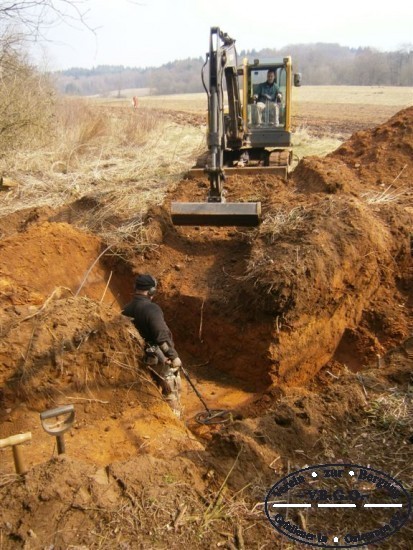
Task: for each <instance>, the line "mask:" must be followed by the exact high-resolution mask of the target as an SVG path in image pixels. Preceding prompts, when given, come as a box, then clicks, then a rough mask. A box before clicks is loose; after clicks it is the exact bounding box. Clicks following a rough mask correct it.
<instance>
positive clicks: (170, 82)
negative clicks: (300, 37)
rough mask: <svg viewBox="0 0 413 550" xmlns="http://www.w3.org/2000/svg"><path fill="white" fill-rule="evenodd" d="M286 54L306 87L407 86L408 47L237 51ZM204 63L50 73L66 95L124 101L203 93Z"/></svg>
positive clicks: (412, 50)
mask: <svg viewBox="0 0 413 550" xmlns="http://www.w3.org/2000/svg"><path fill="white" fill-rule="evenodd" d="M286 55H291V56H292V59H293V64H294V70H295V71H296V72H301V73H303V82H304V84H308V85H350V86H351V85H354V86H376V85H377V86H413V45H408V46H406V47H405V48H404V49H403V50H399V51H396V52H380V51H378V50H375V49H372V48H348V47H344V46H340V45H339V44H325V43H316V44H292V45H290V46H286V47H284V48H282V49H279V50H277V49H269V48H267V49H263V50H259V51H256V50H248V51H241V52H239V59H240V61H241V60H242V58H243V57H249V58H254V59H255V58H258V59H260V58H271V57H280V56H281V57H282V56H286ZM203 64H204V59H203V58H201V57H199V58H188V59H182V60H178V61H173V62H170V63H166V64H165V65H162V66H161V67H149V68H144V69H142V68H139V67H124V66H122V65H119V66H111V65H99V66H97V67H93V68H92V69H82V68H76V67H73V68H71V69H68V70H66V71H60V72H56V73H53V77H54V78H55V82H56V86H57V88H58V89H59V91H60V92H62V93H64V94H69V95H102V96H105V95H109V94H110V95H113V90H117V92H115V95H119V96H128V95H129V94H128V93H126V91H129V93H130V90H136V89H139V88H145V89H146V90H147V91H146V93H145V95H147V93H149V94H178V93H185V92H201V91H203V86H202V81H201V69H202V66H203Z"/></svg>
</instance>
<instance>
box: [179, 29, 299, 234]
mask: <svg viewBox="0 0 413 550" xmlns="http://www.w3.org/2000/svg"><path fill="white" fill-rule="evenodd" d="M207 65H208V66H209V70H208V82H207V83H206V82H205V69H206V66H207ZM269 73H273V76H271V78H272V80H273V82H274V83H275V85H276V90H277V94H276V96H275V97H270V96H267V97H266V98H265V97H263V96H262V95H259V92H260V91H262V88H261V90H260V85H261V84H262V83H264V82H266V80H267V78H268V77H269ZM224 79H225V86H224ZM240 81H241V82H240ZM202 82H203V85H204V88H205V91H206V93H207V96H208V133H207V145H208V155H207V158H206V161H205V164H204V166H201V167H199V166H198V167H196V168H194V169H192V170H191V171H190V173H191V174H193V175H196V174H202V173H206V174H207V175H208V179H209V184H210V189H209V193H208V196H207V200H206V202H194V203H182V202H173V203H172V204H171V217H172V222H173V223H174V224H175V225H215V226H249V227H253V226H257V225H259V224H260V222H261V203H260V202H238V203H231V202H226V200H225V190H224V183H225V175H226V174H230V173H232V172H238V173H244V174H248V173H251V172H252V173H257V172H265V173H278V174H281V175H283V176H284V177H287V174H288V170H289V167H290V164H291V160H292V148H291V99H292V86H293V84H294V86H300V85H301V75H300V74H299V73H296V74H294V75H293V70H292V63H291V58H290V57H284V58H283V59H278V60H271V61H269V62H268V61H265V62H264V61H263V62H261V61H260V60H259V59H255V60H254V61H253V62H249V61H248V59H244V60H243V63H242V65H238V59H237V52H236V49H235V40H234V39H232V38H231V37H230V36H228V35H227V34H226V33H223V32H222V31H221V30H220V29H219V28H218V27H212V28H211V33H210V46H209V52H208V53H207V57H206V61H205V64H204V66H203V69H202ZM240 90H241V92H240ZM225 99H226V103H227V105H225Z"/></svg>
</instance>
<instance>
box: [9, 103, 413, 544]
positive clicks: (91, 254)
mask: <svg viewBox="0 0 413 550" xmlns="http://www.w3.org/2000/svg"><path fill="white" fill-rule="evenodd" d="M191 122H194V121H192V120H191ZM412 149H413V109H412V108H410V109H405V110H403V111H400V112H399V113H397V114H396V115H394V116H393V117H392V118H391V119H390V120H388V121H387V122H385V123H384V124H381V125H380V126H377V127H375V128H373V129H370V130H362V131H360V132H357V133H355V134H354V135H353V136H352V137H351V138H350V139H349V140H348V141H346V142H345V143H344V144H343V145H342V146H341V147H340V148H339V149H337V150H336V151H335V152H333V153H332V154H330V155H328V156H327V157H325V158H322V159H321V158H315V157H310V158H306V159H303V160H302V161H301V162H300V163H299V165H298V166H297V168H296V170H295V171H294V173H293V174H292V175H291V177H290V178H289V180H288V182H284V181H283V180H281V179H279V178H277V177H275V176H268V175H267V176H263V175H260V176H256V177H253V176H242V177H241V176H233V177H231V178H228V185H227V188H228V200H229V201H230V200H243V201H245V200H261V202H262V203H263V207H264V215H265V218H264V222H263V224H262V225H261V227H260V228H258V229H253V230H245V229H242V228H229V229H228V228H205V227H203V228H201V227H198V228H176V227H173V226H172V225H171V222H170V219H169V215H168V207H169V202H170V201H171V200H204V198H205V195H206V192H207V186H206V183H205V181H203V180H202V179H184V180H182V182H181V183H180V184H179V185H178V186H176V188H175V189H174V190H172V191H171V192H170V195H169V197H168V200H167V201H166V202H165V204H164V205H162V206H161V207H158V208H154V209H152V210H151V211H150V212H149V213H148V216H147V219H146V227H147V232H148V242H150V243H151V246H149V247H147V248H146V249H143V250H142V251H139V252H138V253H137V254H136V255H134V256H131V254H130V252H128V250H129V249H125V250H124V251H122V250H117V251H116V253H117V254H116V255H115V254H113V251H109V252H108V253H106V254H103V255H102V257H101V258H100V259H99V261H96V260H97V258H98V257H99V255H100V253H101V252H102V251H103V250H104V249H105V243H102V242H101V241H100V239H99V238H98V237H97V236H95V235H88V234H85V233H84V232H83V231H81V230H80V229H78V228H76V226H75V225H71V224H69V223H67V222H66V223H65V222H62V221H59V220H65V219H66V220H68V219H71V217H69V216H68V215H67V212H68V211H70V212H71V213H73V212H76V209H80V208H84V205H85V200H83V201H82V200H81V201H78V202H77V203H74V204H72V205H69V206H68V207H65V208H63V209H61V210H60V211H53V210H52V209H50V208H49V209H31V210H29V211H21V212H17V213H14V214H12V215H10V216H8V217H7V218H3V219H0V230H1V234H2V235H3V238H2V240H1V241H0V303H1V306H2V308H1V313H0V332H1V340H0V422H1V423H0V438H3V437H7V436H9V435H12V434H16V433H20V432H26V431H31V432H32V434H33V438H32V442H31V444H27V445H25V446H24V448H23V451H24V455H25V459H26V462H27V464H28V466H29V471H28V473H27V475H26V476H25V477H24V479H16V476H14V475H13V463H12V457H11V450H10V449H3V450H1V451H0V453H1V455H0V456H1V460H2V462H1V464H2V475H1V477H0V505H1V510H2V513H1V516H0V541H1V546H2V547H4V548H20V547H21V548H23V547H24V548H62V549H63V548H69V547H72V548H73V547H75V548H76V547H77V548H95V547H96V548H98V547H100V548H115V547H120V548H166V547H170V548H180V547H182V545H183V544H190V545H192V546H193V547H199V548H211V547H216V546H217V545H218V546H219V545H220V546H222V547H226V548H233V547H234V545H235V547H237V548H243V547H245V548H263V547H265V545H272V546H274V547H277V548H278V547H281V545H282V544H283V541H282V539H281V538H280V536H279V535H278V534H277V533H275V531H274V530H273V529H272V527H271V526H270V525H269V523H268V522H267V520H266V519H265V516H264V515H263V511H262V504H260V503H262V501H263V499H264V498H265V494H266V491H268V489H269V488H270V486H271V485H272V484H273V483H275V481H276V480H277V479H279V477H280V476H281V475H282V474H285V473H287V472H288V471H291V470H293V469H294V468H299V467H302V466H303V465H304V464H315V463H322V462H332V461H338V460H346V461H352V462H354V463H358V464H367V463H369V464H371V465H374V466H375V467H377V468H380V467H381V468H382V469H384V470H385V471H388V473H392V474H394V475H396V474H397V475H398V476H399V479H400V480H401V481H403V482H404V483H405V484H406V486H408V487H409V488H410V489H411V480H412V475H413V469H412V463H413V461H412V458H413V445H411V444H410V443H409V437H410V435H411V433H410V431H409V430H411V427H412V424H411V422H410V423H409V421H405V420H404V417H403V422H401V421H400V422H398V423H395V424H394V425H393V424H392V429H391V431H390V430H387V429H386V426H385V425H384V423H383V422H381V420H383V418H381V417H380V419H378V417H377V415H376V416H374V414H373V412H374V410H376V409H377V407H378V405H377V403H383V401H380V399H382V398H383V396H387V397H386V399H387V398H388V399H389V400H390V404H392V401H391V399H393V398H394V399H396V398H397V396H399V395H405V396H406V398H405V402H404V403H405V405H406V407H407V408H408V407H411V387H412V383H413V380H412V374H411V373H412V360H413V348H412V339H411V334H412V316H411V313H412V306H413V294H412V274H413V273H412V253H411V250H412V221H413V205H412V177H413V156H412ZM137 192H139V191H138V190H137ZM72 218H75V216H72ZM142 271H143V272H151V273H153V274H154V275H156V276H157V278H158V279H159V281H160V286H159V293H158V296H157V298H156V299H157V300H158V302H159V303H160V304H161V305H162V307H163V309H164V311H165V316H166V319H167V321H168V323H169V325H170V326H171V328H172V329H173V332H174V336H175V340H176V345H177V349H178V350H179V352H180V354H181V356H182V358H183V360H184V363H185V364H186V366H187V368H188V370H189V371H190V373H191V375H192V377H193V379H194V381H196V382H197V383H198V386H199V389H200V390H201V392H202V393H203V395H204V396H205V398H206V400H207V401H208V403H209V405H210V406H211V407H213V408H217V407H223V408H228V409H231V410H232V411H233V421H232V422H231V423H230V424H229V425H226V426H218V427H206V426H200V425H197V424H196V423H195V422H194V420H193V417H194V413H195V412H197V411H199V410H200V408H202V406H201V405H200V403H199V402H198V401H197V400H196V398H195V397H194V395H193V393H192V392H191V389H190V388H189V387H188V386H187V385H186V384H185V387H184V395H183V406H184V419H183V421H182V422H180V421H178V420H177V419H175V418H174V417H173V416H172V414H171V413H170V411H169V409H168V407H167V406H166V405H165V403H164V402H163V401H162V399H161V398H160V396H159V394H158V391H157V389H156V388H155V387H154V385H153V384H152V383H151V382H150V380H149V379H148V377H147V376H146V373H145V372H144V371H143V370H142V369H140V367H139V358H140V355H141V342H140V340H139V338H138V337H137V335H136V334H135V332H134V330H133V329H132V328H131V325H130V323H129V321H127V320H126V319H124V318H122V317H121V316H120V315H119V311H120V308H121V307H122V306H123V305H124V304H125V303H126V302H127V300H128V299H129V298H130V296H131V290H132V287H133V277H134V274H135V273H137V272H142ZM395 388H396V390H395ZM409 391H410V393H409ZM403 392H404V393H403ZM386 402H387V401H386ZM63 403H73V404H75V408H76V422H75V426H74V429H72V430H71V432H69V433H68V434H67V435H66V447H67V454H66V457H64V458H61V457H58V458H56V457H55V458H53V459H51V456H52V455H53V454H56V451H55V449H54V441H53V439H52V438H51V437H50V436H48V435H47V434H46V433H45V432H43V431H42V428H41V426H40V423H39V412H41V411H42V410H44V409H46V408H51V407H54V406H57V405H58V404H63ZM375 403H376V409H374V404H375ZM396 403H398V401H397V400H396V401H395V406H396ZM409 410H410V409H409ZM379 420H380V421H379ZM387 420H388V419H387ZM387 426H388V425H387ZM356 441H360V442H361V443H362V444H361V443H360V444H356ZM383 449H384V450H383ZM390 463H393V464H394V467H393V466H390ZM411 536H412V531H411V529H409V528H405V529H404V530H402V531H401V532H400V533H399V534H398V535H395V536H394V537H393V538H392V539H390V541H389V542H388V543H383V548H386V547H387V548H409V547H410V546H409V544H410V541H411ZM286 544H287V541H284V545H286ZM386 544H388V546H386Z"/></svg>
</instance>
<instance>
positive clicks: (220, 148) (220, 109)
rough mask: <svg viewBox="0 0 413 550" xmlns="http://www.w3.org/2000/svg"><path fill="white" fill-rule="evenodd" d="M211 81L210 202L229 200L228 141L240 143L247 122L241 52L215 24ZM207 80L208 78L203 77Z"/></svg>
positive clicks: (209, 97)
mask: <svg viewBox="0 0 413 550" xmlns="http://www.w3.org/2000/svg"><path fill="white" fill-rule="evenodd" d="M207 60H209V82H208V84H209V85H208V87H207V86H205V83H204V86H205V90H206V92H207V96H208V139H207V143H208V149H209V153H210V154H209V163H208V164H207V166H206V172H207V173H208V178H209V182H210V191H209V195H208V201H209V202H225V198H224V196H223V184H224V181H225V174H224V170H223V167H224V151H225V149H226V147H227V143H228V144H230V145H231V146H234V145H235V146H240V145H241V143H242V133H243V123H242V113H241V103H240V94H239V86H238V75H237V52H236V49H235V40H234V39H232V38H231V37H230V36H228V35H227V34H225V33H223V32H222V31H221V30H220V29H219V28H217V27H212V28H211V35H210V46H209V53H208V54H207ZM224 76H225V81H226V88H227V96H228V111H229V114H228V116H227V117H226V116H225V113H224V90H223V81H224ZM203 81H204V78H203Z"/></svg>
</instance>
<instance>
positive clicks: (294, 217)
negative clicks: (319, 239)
mask: <svg viewBox="0 0 413 550" xmlns="http://www.w3.org/2000/svg"><path fill="white" fill-rule="evenodd" d="M307 220H308V212H307V211H306V209H305V207H304V206H296V207H295V208H293V209H292V210H290V211H289V212H285V211H284V210H281V209H280V210H277V211H276V212H274V213H271V214H268V215H267V216H266V217H265V219H264V220H263V222H262V225H261V227H260V230H259V232H260V235H261V236H262V237H264V239H265V240H266V241H267V242H268V243H270V244H273V243H274V242H275V241H276V240H277V238H278V237H279V236H280V235H281V234H283V233H292V232H294V231H297V229H300V228H304V227H305V224H306V223H307Z"/></svg>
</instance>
